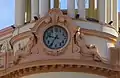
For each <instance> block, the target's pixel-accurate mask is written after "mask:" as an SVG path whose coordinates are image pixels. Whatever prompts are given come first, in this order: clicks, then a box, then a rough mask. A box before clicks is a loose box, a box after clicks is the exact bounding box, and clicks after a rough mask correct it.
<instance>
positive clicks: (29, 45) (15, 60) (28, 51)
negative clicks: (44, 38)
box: [13, 33, 37, 65]
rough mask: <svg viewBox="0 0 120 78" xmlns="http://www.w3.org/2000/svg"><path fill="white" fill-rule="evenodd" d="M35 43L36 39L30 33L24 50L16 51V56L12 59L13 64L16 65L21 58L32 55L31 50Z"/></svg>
mask: <svg viewBox="0 0 120 78" xmlns="http://www.w3.org/2000/svg"><path fill="white" fill-rule="evenodd" d="M36 43H37V37H36V36H35V34H34V33H32V35H31V37H30V38H29V41H28V43H27V45H26V46H25V50H21V49H20V50H18V51H17V53H16V55H15V56H14V58H13V64H14V65H17V64H18V63H19V62H20V60H21V59H22V58H25V57H26V56H28V55H30V54H32V52H31V50H32V48H33V47H34V46H35V44H36Z"/></svg>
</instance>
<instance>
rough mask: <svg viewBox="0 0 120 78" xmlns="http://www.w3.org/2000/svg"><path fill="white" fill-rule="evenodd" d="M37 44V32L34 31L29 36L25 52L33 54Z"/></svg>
mask: <svg viewBox="0 0 120 78" xmlns="http://www.w3.org/2000/svg"><path fill="white" fill-rule="evenodd" d="M35 44H37V37H36V35H35V33H33V32H32V35H31V37H30V38H29V41H28V43H27V45H26V49H25V52H28V53H30V54H32V52H31V50H32V48H33V47H34V46H35Z"/></svg>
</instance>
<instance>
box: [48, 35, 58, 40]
mask: <svg viewBox="0 0 120 78" xmlns="http://www.w3.org/2000/svg"><path fill="white" fill-rule="evenodd" d="M48 37H51V38H55V37H54V36H51V35H48ZM56 39H59V38H58V35H57V37H56Z"/></svg>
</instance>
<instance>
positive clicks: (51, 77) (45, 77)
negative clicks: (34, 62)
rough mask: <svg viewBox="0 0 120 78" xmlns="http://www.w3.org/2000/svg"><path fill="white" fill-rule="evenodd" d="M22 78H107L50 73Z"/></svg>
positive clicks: (72, 73) (79, 74)
mask: <svg viewBox="0 0 120 78" xmlns="http://www.w3.org/2000/svg"><path fill="white" fill-rule="evenodd" d="M21 78H106V77H103V76H98V75H94V74H86V73H77V72H49V73H40V74H33V75H29V76H24V77H21Z"/></svg>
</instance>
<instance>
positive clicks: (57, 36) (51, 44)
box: [49, 35, 58, 46]
mask: <svg viewBox="0 0 120 78" xmlns="http://www.w3.org/2000/svg"><path fill="white" fill-rule="evenodd" d="M57 38H58V35H56V36H55V37H54V40H53V41H52V43H51V44H50V45H49V46H52V45H53V43H54V41H55V40H56V39H57Z"/></svg>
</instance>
